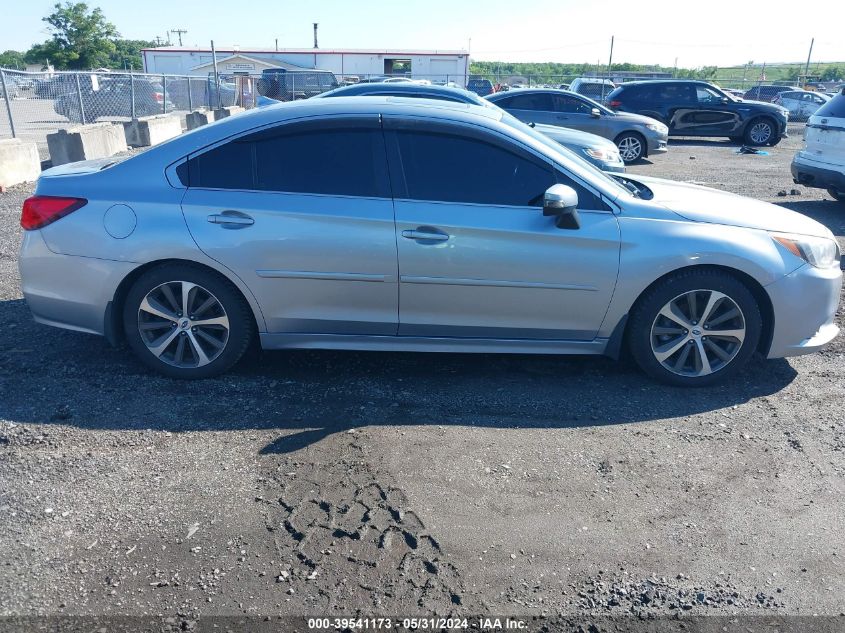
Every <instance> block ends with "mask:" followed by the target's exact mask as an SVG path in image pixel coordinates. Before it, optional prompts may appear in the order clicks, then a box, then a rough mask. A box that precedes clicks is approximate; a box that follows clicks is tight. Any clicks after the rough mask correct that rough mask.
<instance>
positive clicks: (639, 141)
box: [486, 88, 669, 164]
mask: <svg viewBox="0 0 845 633" xmlns="http://www.w3.org/2000/svg"><path fill="white" fill-rule="evenodd" d="M486 98H487V99H488V100H489V101H491V102H492V103H495V104H496V105H497V106H499V107H500V108H502V109H503V110H506V111H507V112H509V113H510V114H512V115H513V116H515V117H516V118H517V119H519V120H520V121H525V122H526V123H545V124H547V125H559V126H562V127H568V128H573V129H576V130H581V131H582V132H589V133H590V134H596V135H598V136H603V137H605V138H607V139H610V140H611V141H613V142H614V143H616V146H617V147H618V148H619V154H620V156H621V157H622V160H623V161H625V163H626V164H630V163H635V162H637V161H638V160H640V159H642V158H645V157H646V156H649V155H651V154H658V153H661V152H665V151H667V149H668V145H667V143H668V141H669V128H668V127H666V126H665V125H664V124H663V123H661V122H660V121H658V120H657V119H652V118H650V117H647V116H643V115H641V114H633V113H631V112H614V111H613V110H611V109H609V108H606V107H604V106H603V105H601V104H600V103H598V102H596V101H593V100H592V99H589V98H588V97H585V96H584V95H580V94H576V93H574V92H569V91H567V90H554V89H541V88H534V89H528V90H520V91H519V92H518V93H504V92H497V93H496V94H492V95H490V96H488V97H486Z"/></svg>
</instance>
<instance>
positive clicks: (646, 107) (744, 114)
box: [607, 79, 789, 145]
mask: <svg viewBox="0 0 845 633" xmlns="http://www.w3.org/2000/svg"><path fill="white" fill-rule="evenodd" d="M607 103H608V105H609V106H610V107H611V108H613V109H614V110H619V111H620V112H634V113H636V114H643V115H645V116H649V117H652V118H653V119H658V120H659V121H662V122H663V123H665V124H666V125H668V126H669V136H726V137H728V138H729V139H731V140H732V141H734V142H737V143H740V142H744V143H746V144H748V145H777V144H778V143H779V142H780V140H781V139H782V138H783V137H785V136H786V124H787V121H788V119H789V111H788V110H787V109H786V108H782V107H780V106H778V105H775V104H772V103H761V102H759V101H743V100H742V99H737V98H735V97H732V96H730V95H729V94H727V93H725V92H722V90H721V89H720V88H718V87H716V86H714V85H712V84H709V83H707V82H706V81H694V80H670V79H667V80H653V81H632V82H629V83H625V84H622V85H621V86H619V87H618V88H616V90H614V91H613V92H611V93H610V94H609V95H608V97H607Z"/></svg>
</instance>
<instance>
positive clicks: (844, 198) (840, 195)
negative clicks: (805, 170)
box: [827, 187, 845, 202]
mask: <svg viewBox="0 0 845 633" xmlns="http://www.w3.org/2000/svg"><path fill="white" fill-rule="evenodd" d="M827 192H828V193H829V194H830V195H831V196H832V197H833V199H834V200H838V201H839V202H845V191H838V190H837V189H834V188H833V187H831V188H830V189H828V190H827Z"/></svg>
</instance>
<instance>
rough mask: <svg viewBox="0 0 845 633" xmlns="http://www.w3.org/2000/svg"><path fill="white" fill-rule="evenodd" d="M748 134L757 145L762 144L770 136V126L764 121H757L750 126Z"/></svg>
mask: <svg viewBox="0 0 845 633" xmlns="http://www.w3.org/2000/svg"><path fill="white" fill-rule="evenodd" d="M749 136H750V137H751V140H752V141H754V142H755V143H757V144H758V145H764V144H766V143H768V142H769V140H770V139H771V138H772V126H771V125H770V124H769V123H766V122H765V121H758V122H757V123H755V124H754V125H752V126H751V132H749Z"/></svg>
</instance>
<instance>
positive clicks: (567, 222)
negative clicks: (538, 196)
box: [543, 185, 581, 229]
mask: <svg viewBox="0 0 845 633" xmlns="http://www.w3.org/2000/svg"><path fill="white" fill-rule="evenodd" d="M543 215H545V216H551V217H554V218H555V226H557V227H558V228H559V229H577V228H580V227H581V222H580V220H579V218H578V194H577V193H575V190H574V189H573V188H572V187H567V186H566V185H552V186H551V187H549V188H548V189H546V193H545V194H544V195H543Z"/></svg>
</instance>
